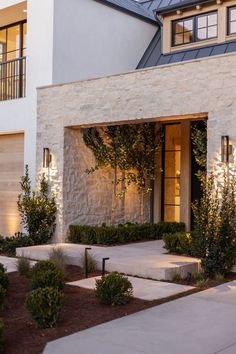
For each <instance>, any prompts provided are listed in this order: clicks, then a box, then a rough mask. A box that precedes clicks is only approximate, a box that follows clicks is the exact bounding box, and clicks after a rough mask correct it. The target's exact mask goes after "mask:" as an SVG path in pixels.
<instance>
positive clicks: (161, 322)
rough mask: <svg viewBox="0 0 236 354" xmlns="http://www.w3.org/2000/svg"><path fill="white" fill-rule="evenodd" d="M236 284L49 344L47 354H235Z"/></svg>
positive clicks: (223, 286) (126, 317)
mask: <svg viewBox="0 0 236 354" xmlns="http://www.w3.org/2000/svg"><path fill="white" fill-rule="evenodd" d="M235 324H236V281H233V282H231V283H226V284H223V285H220V286H218V287H216V288H215V289H210V290H206V291H203V292H200V293H196V294H194V295H190V296H186V297H183V298H181V299H178V300H175V301H171V302H167V303H165V304H163V305H160V306H156V307H153V308H150V309H148V310H145V311H141V312H138V313H135V314H133V315H130V316H125V317H123V318H120V319H118V320H114V321H111V322H107V323H104V324H102V325H99V326H96V327H93V328H90V329H88V330H85V331H81V332H78V333H75V334H73V335H70V336H67V337H64V338H61V339H58V340H56V341H54V342H50V343H48V345H47V346H46V348H45V350H44V352H43V354H64V353H69V354H85V353H86V354H139V353H140V354H141V353H142V354H216V353H219V354H235V353H236V340H235Z"/></svg>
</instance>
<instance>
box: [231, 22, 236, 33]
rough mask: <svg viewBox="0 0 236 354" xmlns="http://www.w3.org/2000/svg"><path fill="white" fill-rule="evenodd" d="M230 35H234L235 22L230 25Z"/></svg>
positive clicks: (235, 31)
mask: <svg viewBox="0 0 236 354" xmlns="http://www.w3.org/2000/svg"><path fill="white" fill-rule="evenodd" d="M230 33H236V22H231V23H230Z"/></svg>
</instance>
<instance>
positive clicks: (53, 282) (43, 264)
mask: <svg viewBox="0 0 236 354" xmlns="http://www.w3.org/2000/svg"><path fill="white" fill-rule="evenodd" d="M31 287H32V289H33V290H34V289H38V288H45V287H54V288H58V289H60V290H61V289H63V287H64V276H63V272H62V271H61V270H60V269H59V268H57V267H56V266H55V264H53V263H52V262H50V261H39V262H37V263H36V264H35V266H34V267H33V269H32V279H31Z"/></svg>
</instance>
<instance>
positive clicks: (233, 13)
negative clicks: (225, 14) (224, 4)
mask: <svg viewBox="0 0 236 354" xmlns="http://www.w3.org/2000/svg"><path fill="white" fill-rule="evenodd" d="M230 20H231V21H236V8H235V9H230Z"/></svg>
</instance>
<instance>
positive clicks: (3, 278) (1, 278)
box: [0, 270, 9, 290]
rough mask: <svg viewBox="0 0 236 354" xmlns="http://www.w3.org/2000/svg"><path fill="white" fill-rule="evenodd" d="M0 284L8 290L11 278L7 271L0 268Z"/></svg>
mask: <svg viewBox="0 0 236 354" xmlns="http://www.w3.org/2000/svg"><path fill="white" fill-rule="evenodd" d="M0 285H1V286H2V287H3V288H4V289H6V290H7V289H8V286H9V279H8V276H7V273H5V271H4V272H3V271H2V270H0Z"/></svg>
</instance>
